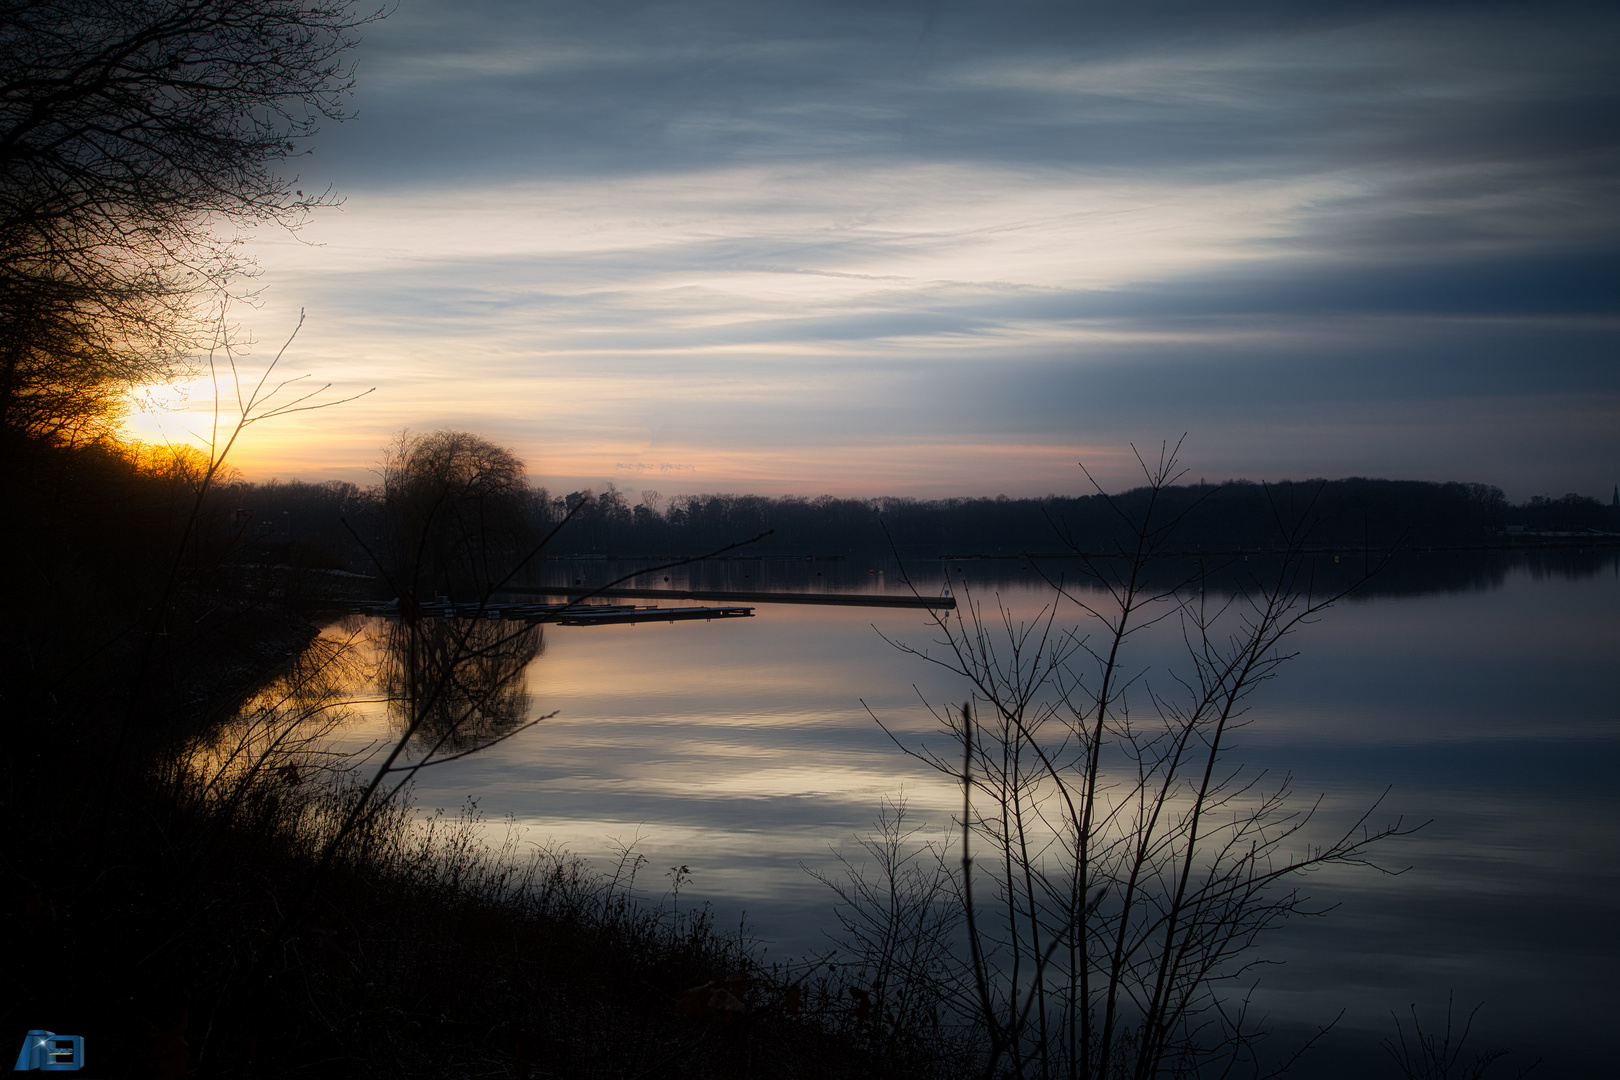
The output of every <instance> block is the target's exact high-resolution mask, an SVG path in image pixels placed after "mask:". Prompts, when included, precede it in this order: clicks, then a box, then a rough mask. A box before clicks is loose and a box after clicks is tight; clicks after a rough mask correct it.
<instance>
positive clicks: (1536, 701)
mask: <svg viewBox="0 0 1620 1080" xmlns="http://www.w3.org/2000/svg"><path fill="white" fill-rule="evenodd" d="M1008 569H1009V568H1006V567H1002V568H999V569H996V570H992V571H991V572H990V573H982V572H980V571H978V570H975V569H973V568H970V569H968V571H967V572H966V574H964V575H962V576H963V577H965V578H966V580H967V581H968V582H969V583H970V584H971V583H972V582H973V581H974V580H975V574H976V573H979V575H980V576H979V583H980V585H981V586H982V587H981V588H978V589H976V590H975V591H974V592H973V595H974V596H977V597H979V598H980V599H982V600H984V601H985V602H986V603H987V604H993V603H994V600H995V597H996V595H997V593H998V592H999V595H1000V596H1001V598H1003V599H1004V600H1007V601H1008V602H1010V603H1012V604H1013V605H1014V606H1015V607H1016V608H1017V609H1018V610H1020V611H1022V612H1033V611H1034V610H1035V609H1037V608H1038V607H1039V604H1040V601H1041V596H1040V594H1039V593H1037V592H1036V591H1035V589H1034V588H1033V587H1031V586H1028V585H1024V584H1023V583H1022V581H1020V580H1018V579H1017V578H1016V577H1014V576H1013V575H1012V574H1010V573H1007V572H1006V571H1007V570H1008ZM992 574H993V575H994V576H995V577H999V578H1001V579H1002V580H997V581H991V580H987V578H989V577H990V576H991V575H992ZM1008 579H1010V580H1008ZM1023 580H1026V581H1027V580H1028V579H1027V577H1026V578H1024V579H1023ZM1500 580H1501V582H1502V584H1501V585H1500V586H1499V587H1497V588H1491V589H1477V588H1476V589H1473V590H1465V591H1453V592H1448V593H1443V594H1433V595H1426V596H1425V595H1408V596H1396V597H1385V598H1379V599H1376V600H1372V601H1363V602H1358V603H1353V604H1343V605H1340V606H1339V607H1337V608H1335V609H1333V610H1332V611H1330V612H1328V613H1327V615H1326V617H1325V618H1324V619H1323V620H1322V622H1321V624H1320V625H1317V626H1314V627H1311V628H1309V629H1307V630H1306V631H1305V632H1304V633H1303V634H1301V635H1300V636H1299V637H1298V638H1297V639H1296V642H1297V646H1298V647H1299V648H1300V649H1301V655H1300V656H1299V658H1298V659H1297V660H1295V661H1294V662H1293V663H1292V664H1290V665H1288V666H1286V667H1285V668H1284V669H1283V674H1282V676H1281V677H1280V678H1279V679H1277V680H1275V681H1274V682H1272V683H1270V684H1268V685H1267V686H1265V687H1264V688H1262V690H1261V691H1260V693H1259V694H1258V695H1257V697H1256V699H1255V702H1254V709H1253V711H1252V713H1251V715H1250V720H1251V723H1250V724H1249V726H1248V727H1247V728H1246V729H1245V731H1244V732H1243V734H1242V736H1241V743H1240V746H1241V750H1240V755H1239V756H1240V758H1241V760H1243V761H1244V762H1246V763H1247V764H1249V765H1251V766H1252V767H1254V768H1256V769H1265V770H1269V776H1271V777H1279V776H1281V775H1283V774H1286V773H1291V774H1292V775H1293V777H1294V786H1295V788H1296V790H1297V791H1298V792H1299V793H1300V796H1301V799H1302V800H1304V799H1306V798H1312V799H1314V797H1315V796H1316V795H1317V794H1318V793H1321V794H1322V795H1323V796H1324V799H1323V803H1322V806H1321V809H1320V811H1319V815H1318V819H1317V821H1316V822H1314V823H1313V826H1312V830H1313V832H1312V835H1313V837H1325V836H1326V835H1327V834H1328V833H1330V832H1332V831H1334V830H1335V829H1342V828H1343V827H1345V826H1347V825H1349V824H1350V823H1352V822H1353V821H1354V820H1355V818H1356V817H1357V816H1358V815H1359V814H1360V813H1361V811H1362V810H1364V809H1365V808H1366V807H1367V806H1368V805H1369V804H1370V803H1371V802H1372V801H1373V800H1375V799H1376V798H1377V797H1378V796H1379V794H1380V793H1381V792H1383V790H1384V789H1385V788H1386V787H1390V788H1391V791H1390V794H1389V795H1388V797H1387V799H1386V802H1385V804H1384V807H1385V809H1387V810H1388V811H1389V814H1388V816H1390V817H1393V816H1395V815H1404V816H1405V817H1406V818H1407V820H1408V821H1413V820H1425V819H1429V818H1432V819H1434V822H1433V824H1432V825H1430V826H1429V827H1428V828H1427V829H1425V830H1424V831H1423V832H1422V833H1420V834H1419V835H1417V836H1415V837H1412V838H1408V839H1405V840H1400V841H1396V842H1394V843H1392V844H1390V845H1389V847H1388V849H1387V851H1386V852H1385V861H1386V862H1387V863H1389V864H1390V865H1394V866H1408V865H1409V866H1410V867H1411V869H1410V871H1409V872H1407V873H1406V874H1404V875H1402V876H1400V877H1393V878H1391V877H1382V876H1379V875H1377V874H1375V873H1372V872H1365V873H1354V872H1345V871H1344V870H1342V869H1340V870H1334V871H1332V872H1330V873H1325V874H1322V875H1319V876H1316V877H1313V878H1311V879H1309V880H1308V882H1307V891H1309V892H1311V893H1312V895H1314V896H1316V897H1317V898H1319V899H1321V900H1322V901H1324V902H1325V903H1337V904H1339V905H1340V906H1339V908H1338V909H1337V910H1335V911H1334V912H1333V913H1332V915H1331V916H1330V917H1328V918H1326V919H1322V920H1306V921H1304V922H1302V923H1297V924H1292V925H1290V926H1288V927H1287V928H1285V929H1284V930H1283V931H1281V932H1280V933H1277V934H1275V935H1273V936H1272V937H1271V939H1270V940H1269V941H1268V942H1267V944H1266V947H1265V948H1266V953H1267V955H1268V956H1270V957H1274V958H1277V959H1285V960H1287V963H1286V964H1285V965H1283V966H1281V967H1268V968H1266V969H1264V973H1263V981H1262V983H1261V990H1260V992H1259V993H1258V994H1257V995H1256V999H1255V1000H1256V1003H1257V1004H1258V1005H1260V1006H1262V1007H1263V1008H1265V1009H1266V1010H1268V1011H1269V1012H1270V1013H1271V1014H1272V1016H1273V1017H1274V1018H1275V1019H1277V1020H1279V1021H1282V1022H1284V1023H1285V1024H1288V1023H1292V1022H1296V1021H1297V1022H1309V1021H1315V1020H1325V1019H1328V1018H1331V1017H1332V1016H1333V1015H1334V1014H1335V1013H1337V1012H1338V1010H1339V1009H1340V1008H1345V1009H1347V1010H1348V1011H1347V1013H1346V1016H1345V1018H1344V1020H1343V1021H1342V1031H1341V1032H1340V1033H1339V1034H1337V1035H1335V1036H1334V1038H1335V1039H1337V1040H1340V1041H1341V1043H1343V1044H1344V1045H1345V1046H1346V1047H1347V1048H1349V1051H1350V1052H1351V1053H1352V1054H1353V1053H1355V1052H1357V1051H1355V1050H1354V1046H1355V1045H1359V1046H1360V1047H1361V1048H1362V1049H1366V1048H1367V1046H1368V1044H1367V1042H1366V1039H1365V1037H1364V1036H1358V1035H1357V1032H1358V1031H1364V1030H1369V1029H1370V1030H1373V1031H1376V1032H1378V1033H1379V1034H1380V1035H1382V1034H1387V1033H1388V1031H1389V1023H1388V1012H1389V1010H1390V1009H1392V1008H1399V1009H1404V1008H1405V1007H1406V1005H1407V1003H1408V1002H1418V1003H1419V1004H1420V1005H1421V1006H1425V1007H1429V1008H1443V1006H1444V1001H1445V996H1446V993H1447V991H1448V990H1450V989H1453V988H1454V989H1455V990H1456V993H1457V1000H1458V1002H1459V1004H1467V1005H1469V1006H1470V1007H1471V1006H1472V1004H1474V1003H1475V1002H1477V1001H1480V1000H1486V1001H1488V1002H1489V1004H1488V1005H1487V1009H1486V1012H1485V1013H1483V1014H1482V1016H1485V1017H1488V1021H1489V1028H1490V1031H1491V1033H1492V1034H1491V1038H1492V1040H1493V1041H1494V1042H1495V1043H1498V1044H1512V1045H1515V1046H1518V1047H1523V1048H1529V1047H1531V1046H1538V1047H1540V1048H1542V1049H1544V1050H1545V1052H1547V1053H1548V1057H1549V1061H1548V1065H1549V1066H1554V1065H1557V1062H1558V1058H1557V1054H1558V1053H1559V1052H1560V1051H1559V1049H1558V1048H1559V1047H1560V1046H1562V1047H1564V1048H1566V1049H1567V1048H1576V1047H1581V1046H1583V1045H1586V1046H1590V1044H1591V1043H1592V1042H1593V1041H1594V1038H1593V1036H1594V1033H1595V1032H1597V1031H1600V1030H1603V1029H1604V1027H1605V1026H1606V1025H1607V1019H1606V1018H1607V1017H1608V1016H1609V1015H1610V1014H1612V1011H1613V1008H1614V1006H1615V1005H1616V1004H1617V1003H1620V995H1617V994H1616V992H1615V990H1614V989H1613V978H1612V968H1613V965H1614V961H1615V959H1616V958H1617V956H1620V942H1617V937H1616V932H1615V930H1614V927H1613V921H1612V920H1613V915H1614V901H1613V897H1614V896H1615V895H1616V886H1620V870H1617V868H1616V865H1615V861H1614V857H1615V853H1616V852H1617V851H1620V813H1617V811H1620V785H1617V784H1616V782H1615V779H1614V778H1615V775H1616V767H1617V766H1620V581H1617V580H1616V578H1615V577H1614V576H1613V574H1611V573H1610V572H1608V570H1607V568H1606V567H1605V568H1603V569H1601V570H1599V572H1597V573H1595V574H1591V573H1589V574H1577V575H1562V574H1555V575H1551V576H1547V575H1538V574H1532V573H1531V572H1529V571H1528V570H1526V569H1522V568H1521V569H1520V570H1517V571H1512V572H1509V573H1506V574H1505V575H1502V576H1501V577H1500ZM925 591H937V585H936V587H935V588H934V589H932V590H925ZM958 595H959V596H960V595H961V593H960V592H959V593H958ZM873 624H876V625H877V627H878V628H880V629H881V630H883V631H884V632H885V633H886V634H889V635H890V636H892V637H897V638H900V639H904V640H906V641H907V642H909V643H911V644H914V645H923V644H926V643H927V642H928V640H929V638H930V637H932V636H933V632H931V630H930V628H929V627H928V626H927V625H926V622H925V617H924V616H923V615H921V614H920V613H916V612H907V611H891V610H874V609H862V608H826V609H819V608H805V607H789V606H779V605H770V606H761V607H760V608H758V614H757V616H756V617H755V618H753V619H750V620H746V621H745V620H736V621H720V622H715V623H695V624H693V623H686V624H673V625H670V624H664V625H657V624H650V625H639V626H618V627H611V626H606V627H579V628H560V627H559V628H548V629H547V631H546V635H547V650H546V652H545V654H544V655H543V656H542V657H540V658H539V659H538V660H537V661H535V663H534V664H533V665H532V666H531V668H530V671H529V690H530V693H531V695H532V697H533V701H534V708H535V710H536V711H537V712H550V711H551V710H558V715H557V716H556V717H555V718H553V719H550V720H547V721H546V722H545V723H544V724H543V725H541V726H540V727H539V728H536V729H534V730H532V731H530V732H526V733H524V734H523V735H520V736H519V737H517V738H516V739H514V740H511V741H509V742H507V743H505V744H503V745H502V746H500V747H499V748H497V749H495V750H493V751H491V752H489V753H487V754H484V755H480V756H476V757H473V758H469V759H467V760H464V761H459V762H456V763H454V764H450V765H446V766H444V767H442V768H438V769H434V770H430V771H429V772H428V773H426V774H424V775H423V776H422V778H421V779H420V781H419V783H418V785H417V799H418V802H419V804H420V805H422V806H424V807H434V806H447V807H448V806H453V805H456V804H458V803H460V802H461V801H462V800H464V799H465V798H466V797H467V796H469V795H476V796H477V797H478V798H479V800H480V805H481V807H482V809H483V810H485V811H486V812H488V813H489V814H490V815H491V816H492V817H495V818H499V817H502V816H505V815H512V816H514V817H515V818H517V819H518V821H519V822H520V823H521V824H522V825H523V826H524V827H525V828H526V830H527V832H528V835H529V836H530V837H531V838H532V839H535V840H542V839H545V838H555V839H557V840H560V841H562V842H565V843H567V844H568V845H569V846H571V847H573V848H574V849H575V850H577V851H581V852H584V853H587V854H592V855H599V856H603V857H610V856H611V854H612V852H613V848H614V844H615V843H622V842H629V841H632V840H634V841H635V843H636V846H637V850H639V851H641V852H642V853H643V854H645V855H646V856H647V857H648V858H649V860H650V865H649V867H648V869H647V870H646V871H644V875H645V876H644V877H643V878H642V879H641V880H642V882H643V884H644V885H646V887H647V890H648V892H649V893H651V894H654V895H656V894H657V893H658V892H659V891H661V889H662V887H663V886H664V885H665V884H667V882H666V881H665V879H664V878H663V877H661V876H660V875H661V874H662V872H663V868H666V867H669V866H671V865H677V864H686V865H688V866H690V867H691V869H692V872H693V881H692V883H691V884H690V885H689V886H688V887H687V888H686V889H685V890H684V891H683V894H682V895H683V903H684V902H685V901H686V899H687V898H695V899H711V900H714V901H715V902H716V903H717V905H718V906H719V908H720V912H721V919H722V922H723V923H730V922H732V921H734V920H735V919H736V918H738V917H739V916H740V915H741V913H742V911H743V909H746V911H747V913H748V918H749V922H750V923H751V925H752V927H753V929H754V930H755V931H756V933H758V934H759V936H761V937H762V938H764V939H765V940H767V941H768V942H771V943H772V945H771V951H772V953H773V954H777V953H781V952H787V953H800V952H804V951H806V950H811V949H815V948H818V947H820V946H821V945H822V944H823V943H824V939H823V938H822V936H821V933H820V927H822V926H824V925H827V924H828V923H829V922H830V906H829V900H828V896H827V894H826V892H825V890H824V889H823V888H822V887H821V886H820V885H818V884H817V883H816V882H814V881H813V880H812V879H810V878H809V876H808V875H806V874H805V873H804V872H803V871H802V870H801V868H800V864H801V863H802V864H806V865H809V866H812V867H818V868H823V869H825V868H827V867H828V865H829V863H830V862H831V858H830V856H829V853H828V848H829V846H835V845H836V846H844V847H850V846H852V845H851V843H850V841H851V837H852V836H853V835H854V834H855V833H857V832H860V831H863V830H864V829H865V827H866V826H867V823H868V822H870V820H871V819H872V817H873V816H874V814H875V811H876V807H877V803H878V800H879V799H880V797H882V796H885V795H893V794H895V793H896V792H898V791H899V790H900V789H901V788H902V787H903V788H904V789H905V792H906V795H907V798H908V801H909V802H910V805H911V806H912V808H913V810H914V811H915V816H916V817H917V818H918V819H919V820H926V821H928V822H930V823H931V824H933V825H935V826H940V825H943V824H944V823H946V822H948V820H949V816H950V813H951V811H952V810H953V809H954V808H955V807H956V805H957V800H958V798H959V796H958V795H957V794H956V793H955V792H954V791H953V790H952V789H951V788H950V786H949V784H948V783H944V782H943V778H941V777H939V776H938V775H937V774H935V773H933V772H932V771H931V770H929V769H927V768H926V766H923V765H921V764H920V763H918V762H916V761H915V760H913V759H911V758H908V757H906V756H905V755H903V754H901V753H900V752H899V751H898V750H897V749H896V748H895V747H894V745H893V743H892V742H891V741H890V740H889V738H888V737H887V736H886V735H884V733H883V732H882V731H881V730H879V728H878V727H877V725H875V724H874V723H873V722H872V720H871V718H870V717H869V716H868V715H867V713H866V711H865V709H864V708H863V707H862V705H861V700H862V699H864V700H865V702H866V703H867V704H868V705H870V706H871V708H872V709H873V710H874V711H875V712H876V713H877V714H878V715H879V716H881V717H883V718H884V720H885V722H887V723H889V724H890V725H891V727H892V728H893V729H894V730H895V731H896V733H897V735H899V736H900V737H901V738H902V739H913V740H915V739H922V738H924V737H928V736H930V735H931V733H932V732H933V729H934V723H933V721H932V720H931V719H930V718H929V717H928V715H927V714H926V713H925V712H924V711H923V710H922V708H921V707H920V705H919V704H918V689H914V687H913V684H916V687H917V688H920V690H921V691H922V692H923V693H924V694H925V695H927V696H928V697H929V698H930V699H931V700H935V701H948V700H951V699H953V698H959V697H961V696H962V694H963V688H962V687H960V686H957V685H955V684H953V683H952V682H951V681H950V679H949V678H948V677H947V676H944V675H942V673H940V672H939V671H937V670H936V669H932V668H930V667H929V666H928V665H926V664H924V663H923V662H921V661H919V660H917V659H914V658H908V657H905V656H902V655H900V654H899V653H897V652H895V651H894V650H893V649H892V648H890V647H889V646H888V645H885V644H884V643H883V642H882V641H881V640H880V639H879V637H878V636H877V634H876V633H875V632H874V630H873ZM1173 644H1174V642H1173V640H1172V635H1170V634H1168V633H1157V634H1155V635H1154V636H1153V637H1152V638H1151V639H1149V640H1145V641H1143V642H1141V643H1140V644H1139V645H1138V647H1137V655H1136V662H1137V663H1138V664H1140V665H1141V666H1144V667H1146V666H1149V665H1154V664H1158V663H1161V662H1164V661H1167V660H1170V661H1173V658H1174V652H1173V648H1172V647H1173ZM385 730H386V720H385V719H384V718H383V717H382V715H381V713H380V711H377V712H374V713H372V714H370V715H368V717H367V718H366V719H364V720H363V721H361V722H360V723H359V724H357V725H356V726H355V728H354V729H353V730H352V731H351V732H350V735H349V738H351V739H354V740H357V741H364V740H366V739H369V738H371V737H374V736H376V735H379V734H382V733H383V732H384V731H385ZM930 741H933V742H937V743H938V744H940V745H941V746H943V744H944V740H943V739H942V738H938V737H934V738H932V739H931V740H930ZM1383 817H1384V815H1382V814H1381V815H1380V816H1379V817H1378V818H1376V819H1375V823H1377V822H1379V821H1382V820H1383ZM1358 1038H1359V1039H1361V1042H1360V1043H1357V1039H1358ZM1538 1052H1541V1051H1540V1050H1538ZM1567 1065H1568V1063H1566V1067H1567ZM1380 1067H1381V1066H1380ZM1321 1075H1327V1074H1325V1073H1323V1074H1321Z"/></svg>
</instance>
